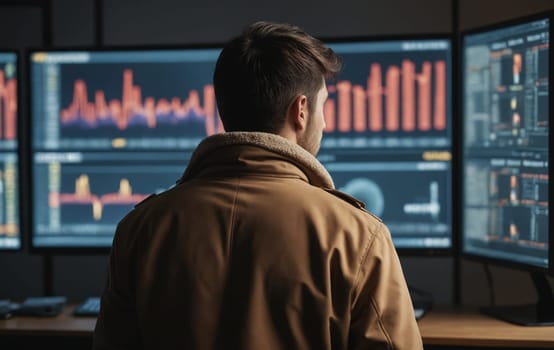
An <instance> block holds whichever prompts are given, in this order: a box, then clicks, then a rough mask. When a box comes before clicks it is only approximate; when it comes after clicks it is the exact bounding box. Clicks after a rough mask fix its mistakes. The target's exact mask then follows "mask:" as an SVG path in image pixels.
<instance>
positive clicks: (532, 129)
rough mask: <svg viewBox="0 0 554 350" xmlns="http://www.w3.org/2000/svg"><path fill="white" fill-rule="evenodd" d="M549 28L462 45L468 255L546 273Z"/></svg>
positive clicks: (491, 35) (507, 31) (509, 29)
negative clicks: (544, 270)
mask: <svg viewBox="0 0 554 350" xmlns="http://www.w3.org/2000/svg"><path fill="white" fill-rule="evenodd" d="M549 30H550V21H549V19H548V18H543V19H534V20H530V21H527V22H521V23H517V24H512V25H503V26H501V27H496V28H495V29H489V30H484V31H474V32H470V33H467V34H466V35H464V36H463V38H462V60H463V66H462V78H463V91H462V108H463V116H462V117H463V121H462V122H463V136H462V142H463V150H462V152H463V157H462V158H463V160H462V172H463V180H462V181H463V193H462V195H463V236H462V249H463V253H465V254H469V255H471V256H476V257H479V258H484V259H485V260H490V261H495V262H498V263H505V264H510V265H515V266H518V267H529V268H539V269H546V268H547V267H548V241H549V237H548V236H549V218H548V210H549V181H548V179H549V166H548V157H549V154H548V145H549V122H550V120H551V113H552V112H551V106H550V104H549V103H550V101H551V96H549V75H550V71H549V69H550V63H551V57H550V40H549V39H550V38H549Z"/></svg>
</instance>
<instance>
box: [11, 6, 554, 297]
mask: <svg viewBox="0 0 554 350" xmlns="http://www.w3.org/2000/svg"><path fill="white" fill-rule="evenodd" d="M43 2H45V3H47V1H43ZM51 3H52V7H51V13H52V28H51V35H52V37H51V38H52V44H53V45H54V46H58V47H70V46H90V45H93V44H94V40H95V35H96V33H97V32H96V28H95V26H94V24H95V22H94V9H95V7H94V4H95V2H94V1H93V0H52V1H51ZM339 3H340V5H338V4H339ZM454 6H458V7H459V17H458V22H459V26H460V29H462V30H463V29H469V28H472V27H476V26H480V25H484V24H489V23H493V22H496V21H498V20H504V19H508V18H513V17H518V16H520V15H525V14H529V13H534V12H538V11H542V10H545V9H554V1H551V0H526V1H521V0H458V1H454V0H419V1H413V0H387V1H367V0H344V1H341V2H338V1H334V2H330V1H307V0H281V1H254V0H233V1H221V0H203V1H200V2H194V3H192V2H187V1H179V0H156V1H154V0H117V1H104V2H103V9H104V11H103V19H104V23H103V26H102V27H101V28H100V32H101V34H102V37H103V39H104V44H106V45H118V46H119V45H149V44H155V45H163V44H172V45H178V44H191V43H203V42H210V43H219V42H223V41H225V40H227V39H228V38H229V37H231V36H232V35H235V34H236V33H238V32H239V30H240V29H242V28H243V27H244V26H245V25H246V24H248V23H249V22H252V21H254V20H259V19H265V20H274V21H284V22H290V23H293V24H296V25H299V26H301V27H303V28H304V29H305V30H307V31H308V32H310V33H311V34H313V35H316V36H321V37H341V36H367V35H380V34H403V33H451V32H452V31H453V29H452V27H453V23H454V21H453V17H452V9H453V7H454ZM42 24H43V17H42V12H41V11H40V9H39V8H37V7H23V6H19V7H17V6H16V7H12V6H10V7H7V6H2V1H1V0H0V47H15V48H21V49H25V48H28V47H37V46H40V45H42V44H43V34H44V33H43V31H42ZM22 81H25V80H24V79H23V80H22ZM22 99H23V100H24V99H25V96H22ZM22 105H23V106H24V103H22ZM25 114H26V110H25V108H24V107H22V116H23V117H24V116H25ZM52 260H53V264H52V265H53V289H54V290H53V291H54V293H55V294H60V295H66V296H68V297H69V298H71V299H82V298H84V297H87V296H89V295H99V294H100V292H101V290H102V287H103V284H104V277H105V270H106V266H107V256H104V255H96V256H54V257H53V258H52ZM401 261H402V265H403V268H404V272H405V274H406V278H407V280H408V282H409V284H411V285H413V286H414V287H417V288H420V289H424V290H427V291H430V292H432V293H433V294H434V296H435V300H436V301H437V303H450V302H452V300H453V299H452V298H453V269H454V259H453V258H452V257H404V256H403V257H401ZM43 267H44V264H43V258H42V257H41V256H36V255H31V254H30V253H29V252H28V251H27V249H25V250H24V251H23V252H17V253H13V252H11V253H0V268H1V270H0V271H1V272H0V299H2V298H13V299H20V298H23V297H26V296H31V295H40V294H42V291H43V290H42V288H43V283H42V282H43V281H42V271H43ZM461 272H462V275H461V276H462V285H461V286H462V288H461V292H462V301H463V302H464V303H465V304H483V303H487V302H488V296H489V295H488V293H489V289H488V286H487V283H486V279H485V274H484V272H483V269H482V266H481V265H480V264H477V263H474V262H468V261H463V262H462V264H461ZM492 272H493V279H494V284H495V290H496V291H497V294H498V295H497V301H498V302H499V303H508V302H516V301H517V302H523V301H531V300H533V299H534V297H535V296H534V291H533V289H532V285H531V282H530V280H529V279H528V277H527V275H526V274H525V273H522V272H518V271H514V270H510V269H504V268H493V269H492Z"/></svg>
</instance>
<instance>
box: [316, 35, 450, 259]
mask: <svg viewBox="0 0 554 350" xmlns="http://www.w3.org/2000/svg"><path fill="white" fill-rule="evenodd" d="M318 39H320V40H321V41H323V42H324V43H325V45H332V44H344V43H379V42H392V41H419V40H448V41H449V43H450V62H451V67H450V69H451V76H452V77H454V76H455V74H456V70H457V67H458V58H457V56H456V50H457V43H456V36H455V35H454V34H452V33H444V32H437V33H410V34H393V35H374V36H345V37H319V38H318ZM339 75H340V73H339ZM450 89H451V91H450V98H451V101H450V102H451V111H452V112H451V121H450V122H451V131H450V138H451V146H450V152H451V155H452V158H451V170H450V172H451V180H450V193H451V199H452V203H451V204H450V209H451V212H450V218H451V237H450V239H451V244H450V246H449V247H445V248H440V247H423V248H406V247H396V251H397V252H398V254H399V255H400V256H413V257H429V256H440V257H447V256H452V257H453V256H455V254H456V252H457V251H458V237H459V233H458V226H459V225H458V224H457V215H456V214H455V213H456V206H457V204H456V202H457V201H456V197H455V195H456V192H455V191H456V189H455V187H456V186H455V183H456V182H455V180H456V178H455V176H456V174H457V166H458V163H457V160H456V157H455V156H454V154H455V150H456V145H455V140H456V136H457V135H456V131H455V121H456V119H457V109H456V108H455V106H456V103H457V101H456V99H457V93H456V89H457V86H456V84H453V83H450ZM324 137H325V136H324ZM385 224H386V222H385Z"/></svg>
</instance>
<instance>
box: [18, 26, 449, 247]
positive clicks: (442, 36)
mask: <svg viewBox="0 0 554 350" xmlns="http://www.w3.org/2000/svg"><path fill="white" fill-rule="evenodd" d="M455 38H456V37H455V35H453V34H451V33H422V34H407V35H402V34H400V35H379V36H349V37H328V38H323V37H320V38H318V39H320V40H321V41H323V42H324V43H325V44H335V43H346V42H384V41H406V40H448V41H449V42H450V45H451V46H450V52H451V57H450V59H451V74H452V76H453V75H454V74H455V72H456V67H457V66H458V64H457V57H456V55H455V53H456V51H455V50H456V41H455ZM224 45H225V43H202V44H192V45H132V46H102V47H93V46H92V47H91V46H71V47H63V48H57V47H39V48H29V49H27V50H26V53H25V58H26V61H27V66H28V70H29V74H28V75H27V79H26V80H27V86H26V89H27V97H28V98H27V101H26V102H27V103H26V105H27V108H28V113H27V122H28V123H29V125H32V118H33V116H32V114H33V112H32V84H31V82H32V73H31V58H32V55H33V54H34V53H37V52H47V53H48V52H74V51H89V52H111V51H123V52H132V51H178V50H202V49H221V48H223V46H224ZM450 88H451V100H452V101H451V104H452V113H451V114H452V115H451V118H452V121H451V124H452V127H451V139H452V144H451V147H450V149H451V154H452V155H454V153H455V148H456V146H455V143H454V142H455V138H456V132H455V120H456V119H457V117H456V114H457V109H456V108H455V105H456V96H457V94H456V89H457V87H456V84H451V85H450ZM31 136H32V132H30V135H29V137H27V138H26V147H28V156H27V158H28V163H29V170H28V172H29V179H28V181H27V183H26V185H27V188H29V192H30V193H31V195H30V197H32V190H33V186H34V185H33V183H32V182H33V181H32V179H33V171H34V170H33V166H32V164H33V162H32V157H33V154H34V151H33V144H32V142H33V141H32V140H31V139H32V137H31ZM456 167H457V160H456V157H454V156H452V160H451V175H452V179H451V183H450V185H451V186H450V191H451V194H452V200H453V203H452V204H451V213H450V215H451V220H452V223H451V225H452V227H451V244H450V246H449V247H446V248H436V247H435V248H433V247H424V248H402V247H398V248H396V250H397V251H398V253H399V255H402V256H453V255H454V254H455V252H457V251H458V237H459V233H458V232H457V231H458V229H457V227H458V226H459V225H457V224H456V222H457V216H456V215H455V212H456V199H455V185H454V184H455V176H456V174H457V170H456ZM31 201H32V198H31ZM27 210H28V211H29V220H28V221H29V240H28V242H29V243H28V247H29V251H30V252H31V254H45V253H48V254H56V255H80V254H91V255H92V254H108V253H109V252H110V250H111V245H110V246H92V247H90V246H74V245H68V246H63V247H62V246H36V245H35V243H34V234H33V233H34V232H33V231H34V208H33V205H32V204H30V205H29V208H28V209H27Z"/></svg>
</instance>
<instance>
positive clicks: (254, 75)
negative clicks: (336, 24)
mask: <svg viewBox="0 0 554 350" xmlns="http://www.w3.org/2000/svg"><path fill="white" fill-rule="evenodd" d="M340 68H341V60H340V58H339V56H337V55H336V54H335V52H333V50H331V49H330V48H328V47H326V46H325V45H324V44H323V42H321V41H320V40H318V39H316V38H314V37H312V36H311V35H309V34H307V33H306V32H304V31H303V30H302V29H300V28H298V27H296V26H293V25H290V24H280V23H271V22H255V23H253V24H251V25H250V26H248V27H247V28H246V29H245V30H244V31H243V32H242V34H241V35H239V36H238V37H236V38H234V39H233V40H231V41H230V42H229V43H228V44H227V45H226V46H225V47H224V48H223V50H222V52H221V54H220V55H219V58H218V60H217V64H216V67H215V72H214V89H215V96H216V100H217V105H218V109H219V114H220V116H221V121H222V122H223V126H224V128H225V131H262V132H270V133H277V132H278V131H279V130H281V128H282V127H283V125H284V122H285V119H284V118H285V115H286V112H287V110H288V108H289V106H290V104H291V103H292V102H293V100H294V99H295V98H296V97H298V96H300V95H306V97H307V100H308V101H307V102H308V108H310V106H312V105H313V103H314V102H315V98H316V97H317V92H318V91H319V90H320V89H321V87H322V86H323V82H324V79H329V78H333V77H335V76H336V74H337V73H338V71H339V70H340Z"/></svg>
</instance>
